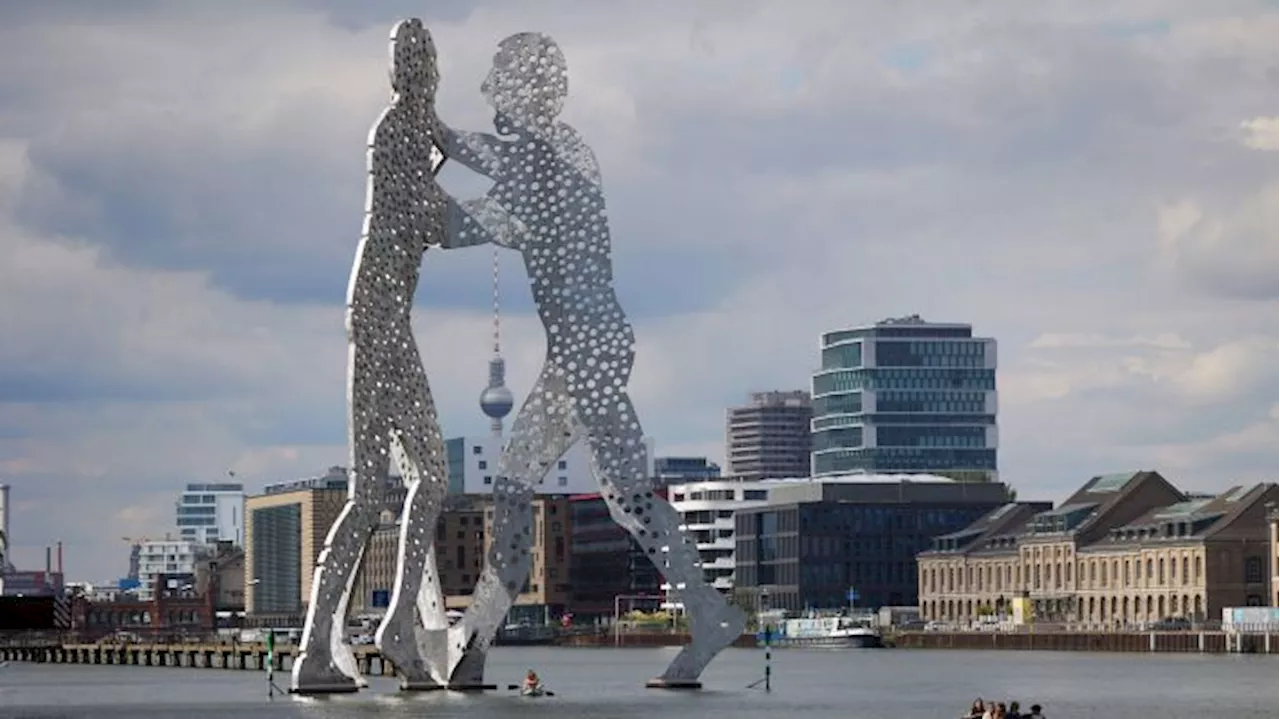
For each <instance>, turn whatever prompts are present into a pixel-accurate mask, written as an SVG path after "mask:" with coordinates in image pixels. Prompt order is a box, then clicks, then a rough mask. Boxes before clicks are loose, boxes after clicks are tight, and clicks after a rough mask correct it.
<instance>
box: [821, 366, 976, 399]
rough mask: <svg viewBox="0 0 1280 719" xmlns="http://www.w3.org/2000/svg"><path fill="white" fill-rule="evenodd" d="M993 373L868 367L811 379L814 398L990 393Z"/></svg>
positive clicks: (971, 370) (823, 374)
mask: <svg viewBox="0 0 1280 719" xmlns="http://www.w3.org/2000/svg"><path fill="white" fill-rule="evenodd" d="M995 388H996V373H995V370H990V369H895V368H881V367H875V368H869V369H848V370H841V371H838V372H823V373H821V374H816V375H814V376H813V395H814V396H815V397H817V396H820V395H824V394H827V393H829V392H848V391H850V390H857V389H872V390H884V389H951V390H994V389H995Z"/></svg>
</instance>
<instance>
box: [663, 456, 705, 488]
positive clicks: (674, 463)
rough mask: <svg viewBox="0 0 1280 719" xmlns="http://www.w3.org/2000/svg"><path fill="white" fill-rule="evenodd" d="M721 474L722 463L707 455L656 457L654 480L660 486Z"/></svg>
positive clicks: (695, 480) (699, 479) (700, 479)
mask: <svg viewBox="0 0 1280 719" xmlns="http://www.w3.org/2000/svg"><path fill="white" fill-rule="evenodd" d="M719 476H720V465H718V464H716V463H715V462H712V461H711V460H709V459H707V458H706V457H656V458H655V459H654V460H653V480H654V483H655V484H657V485H658V486H663V487H665V486H668V485H672V484H684V483H685V482H701V481H702V480H706V479H715V478H717V477H719Z"/></svg>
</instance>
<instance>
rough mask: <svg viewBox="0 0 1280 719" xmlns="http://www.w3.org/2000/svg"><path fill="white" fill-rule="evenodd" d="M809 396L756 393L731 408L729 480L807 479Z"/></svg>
mask: <svg viewBox="0 0 1280 719" xmlns="http://www.w3.org/2000/svg"><path fill="white" fill-rule="evenodd" d="M812 418H813V408H812V407H811V406H810V402H809V393H808V392H805V391H803V390H796V391H792V392H756V393H754V394H752V395H751V401H750V403H749V404H747V405H743V406H741V407H730V408H729V411H728V413H727V421H726V422H725V425H726V426H725V461H726V462H727V464H728V473H729V475H730V476H733V477H737V478H740V479H745V480H756V479H778V478H784V477H807V476H808V475H809V452H810V444H809V423H810V420H812Z"/></svg>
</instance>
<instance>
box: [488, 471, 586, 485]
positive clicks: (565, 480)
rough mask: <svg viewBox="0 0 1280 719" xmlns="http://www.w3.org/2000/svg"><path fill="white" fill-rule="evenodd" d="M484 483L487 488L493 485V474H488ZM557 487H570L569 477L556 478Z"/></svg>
mask: <svg viewBox="0 0 1280 719" xmlns="http://www.w3.org/2000/svg"><path fill="white" fill-rule="evenodd" d="M483 481H484V484H485V486H486V487H488V486H491V485H492V484H493V475H492V474H486V475H485V476H484V480H483ZM556 486H559V487H568V486H569V478H568V477H566V476H564V475H563V474H562V475H560V476H559V477H556Z"/></svg>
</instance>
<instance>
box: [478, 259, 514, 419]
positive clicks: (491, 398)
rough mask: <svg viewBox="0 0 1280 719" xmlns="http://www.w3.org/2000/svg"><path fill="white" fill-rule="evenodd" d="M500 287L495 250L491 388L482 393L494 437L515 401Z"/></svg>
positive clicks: (482, 408) (482, 403)
mask: <svg viewBox="0 0 1280 719" xmlns="http://www.w3.org/2000/svg"><path fill="white" fill-rule="evenodd" d="M500 300H501V296H500V294H499V285H498V248H497V246H494V248H493V357H491V358H490V359H489V386H488V387H486V388H485V389H484V391H483V392H481V393H480V410H481V411H482V412H484V414H485V416H486V417H488V418H489V420H490V422H489V429H490V430H491V431H492V432H493V436H495V437H501V436H502V418H503V417H506V416H507V415H508V414H509V413H510V412H511V407H512V406H513V405H514V400H513V398H512V395H511V390H509V389H507V386H506V377H507V363H506V361H505V360H503V359H502V304H501V302H500Z"/></svg>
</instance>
